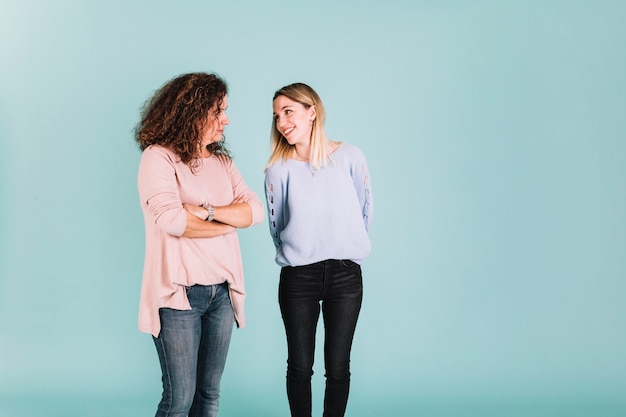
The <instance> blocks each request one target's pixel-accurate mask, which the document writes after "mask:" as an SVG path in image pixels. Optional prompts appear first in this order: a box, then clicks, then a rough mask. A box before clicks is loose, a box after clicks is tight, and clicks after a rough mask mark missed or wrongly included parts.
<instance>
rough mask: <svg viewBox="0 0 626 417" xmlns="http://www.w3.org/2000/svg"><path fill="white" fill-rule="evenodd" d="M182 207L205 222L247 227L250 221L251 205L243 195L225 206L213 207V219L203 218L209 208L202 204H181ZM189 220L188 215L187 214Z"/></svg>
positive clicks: (195, 218)
mask: <svg viewBox="0 0 626 417" xmlns="http://www.w3.org/2000/svg"><path fill="white" fill-rule="evenodd" d="M183 208H184V209H185V210H187V212H188V213H189V214H191V215H192V217H193V218H194V219H192V220H194V223H195V220H201V221H204V222H205V223H208V224H211V223H215V224H224V225H228V226H232V228H233V229H234V228H243V227H248V226H250V224H251V223H252V207H251V206H250V204H248V203H247V202H246V200H245V197H244V196H239V197H236V198H235V199H234V200H233V202H232V203H231V204H229V205H227V206H221V207H217V206H214V208H213V221H211V222H207V221H205V219H206V218H207V217H208V216H209V210H208V209H206V208H205V207H202V206H192V205H191V204H183ZM187 219H188V220H187V222H189V216H187Z"/></svg>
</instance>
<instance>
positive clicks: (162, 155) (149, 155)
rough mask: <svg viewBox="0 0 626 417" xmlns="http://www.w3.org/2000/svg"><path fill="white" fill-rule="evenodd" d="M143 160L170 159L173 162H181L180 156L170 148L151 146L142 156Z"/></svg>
mask: <svg viewBox="0 0 626 417" xmlns="http://www.w3.org/2000/svg"><path fill="white" fill-rule="evenodd" d="M141 157H142V159H150V160H154V159H168V160H170V161H172V162H176V161H177V160H180V158H179V157H178V155H176V153H175V152H174V151H172V150H170V149H169V148H166V147H164V146H161V145H150V146H148V147H147V148H146V149H144V151H143V152H142V154H141Z"/></svg>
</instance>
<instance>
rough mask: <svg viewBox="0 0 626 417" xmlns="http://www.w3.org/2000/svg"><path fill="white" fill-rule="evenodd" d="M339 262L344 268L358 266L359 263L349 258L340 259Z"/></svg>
mask: <svg viewBox="0 0 626 417" xmlns="http://www.w3.org/2000/svg"><path fill="white" fill-rule="evenodd" d="M339 264H340V265H341V266H343V267H344V268H354V267H357V266H359V264H357V263H356V262H354V261H351V260H350V259H340V260H339Z"/></svg>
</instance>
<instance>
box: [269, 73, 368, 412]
mask: <svg viewBox="0 0 626 417" xmlns="http://www.w3.org/2000/svg"><path fill="white" fill-rule="evenodd" d="M273 109H274V112H273V119H272V129H271V132H272V133H271V142H272V153H271V155H270V159H269V162H268V165H267V168H266V171H265V195H266V198H267V209H268V211H269V217H270V233H271V235H272V239H273V241H274V245H275V247H276V258H275V260H276V263H278V265H280V266H281V270H280V280H279V287H278V302H279V305H280V311H281V314H282V318H283V322H284V325H285V333H286V335H287V397H288V400H289V406H290V409H291V415H292V417H311V408H312V405H311V404H312V399H311V377H312V375H313V359H314V357H315V352H314V351H315V338H316V337H315V332H316V327H317V321H318V318H319V315H320V309H321V312H322V315H323V320H324V366H325V370H326V373H325V377H326V391H325V395H324V411H323V415H324V417H342V416H343V415H344V413H345V410H346V405H347V402H348V392H349V387H350V352H351V349H352V340H353V337H354V332H355V329H356V324H357V319H358V317H359V312H360V310H361V301H362V297H363V281H362V276H361V266H360V264H361V263H362V262H363V260H364V259H365V258H366V257H367V256H368V255H369V253H370V239H369V236H368V230H369V226H370V222H371V221H372V215H373V204H372V195H371V183H370V178H369V172H368V168H367V164H366V162H365V157H364V155H363V153H362V152H361V150H360V149H359V148H357V147H356V146H354V145H350V144H348V143H345V142H335V141H331V140H329V139H328V137H327V136H326V133H325V131H324V119H325V111H324V105H323V104H322V100H321V99H320V97H319V96H318V95H317V93H316V92H315V91H314V90H313V89H312V88H311V87H309V86H308V85H306V84H303V83H295V84H290V85H287V86H285V87H283V88H281V89H279V90H278V91H276V93H275V94H274V98H273ZM320 305H321V308H320Z"/></svg>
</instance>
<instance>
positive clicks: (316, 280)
mask: <svg viewBox="0 0 626 417" xmlns="http://www.w3.org/2000/svg"><path fill="white" fill-rule="evenodd" d="M322 272H323V264H313V265H308V266H303V267H284V268H282V269H281V274H280V285H279V290H278V299H279V304H280V311H281V314H282V317H283V323H284V325H285V333H286V335H287V351H288V353H287V355H288V357H287V398H288V399H289V407H290V409H291V415H292V417H311V408H312V407H311V376H312V375H313V360H314V356H315V329H316V327H317V320H318V318H319V313H320V305H319V300H320V297H321V295H322V289H323V275H322Z"/></svg>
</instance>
